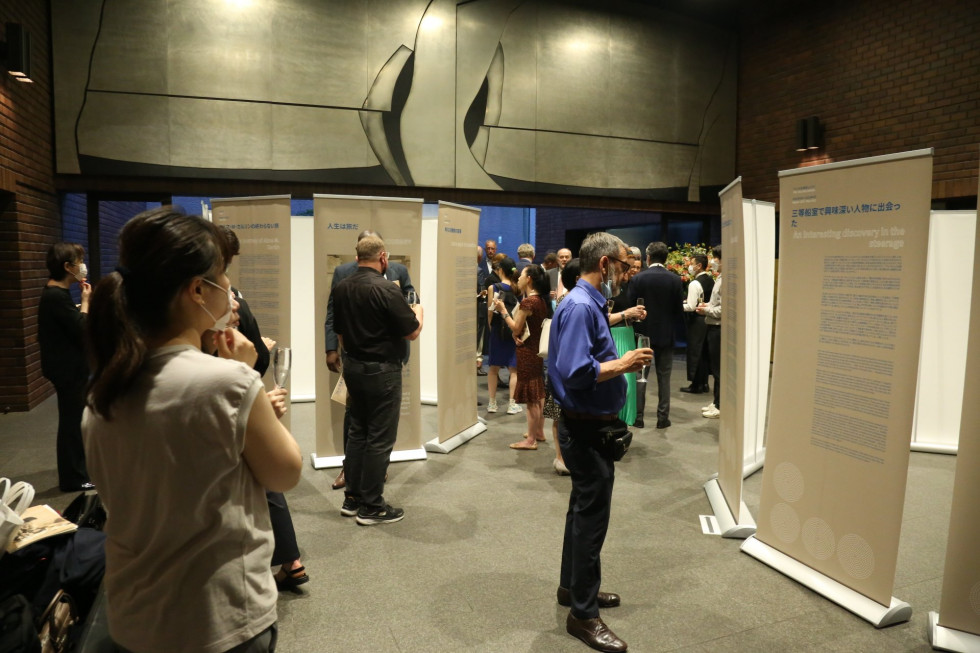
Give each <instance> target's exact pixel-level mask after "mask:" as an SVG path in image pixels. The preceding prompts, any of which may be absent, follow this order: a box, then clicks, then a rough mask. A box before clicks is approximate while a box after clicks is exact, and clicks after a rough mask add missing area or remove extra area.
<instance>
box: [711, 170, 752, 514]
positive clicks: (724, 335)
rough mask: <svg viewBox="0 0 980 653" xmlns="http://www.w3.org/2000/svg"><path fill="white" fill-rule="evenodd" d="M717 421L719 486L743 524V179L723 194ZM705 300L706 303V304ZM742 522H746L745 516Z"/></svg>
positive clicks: (736, 181)
mask: <svg viewBox="0 0 980 653" xmlns="http://www.w3.org/2000/svg"><path fill="white" fill-rule="evenodd" d="M721 260H722V268H721V294H722V304H721V395H720V407H721V417H720V418H719V421H720V423H719V425H718V483H719V485H720V486H721V491H722V493H723V494H724V496H725V501H726V503H727V504H728V509H729V510H731V513H732V516H733V517H734V518H735V521H736V522H741V521H742V518H743V515H741V514H740V513H741V507H742V505H743V504H742V476H743V473H742V470H743V467H744V460H745V455H744V449H745V445H744V442H745V383H744V381H745V368H746V356H745V319H746V315H747V314H746V310H745V308H746V307H745V285H744V283H743V281H744V280H745V224H744V216H743V214H742V181H741V177H739V178H738V179H737V180H735V181H734V182H733V183H731V184H730V185H729V186H728V187H727V188H726V189H725V190H724V191H722V193H721ZM705 301H707V300H705ZM744 518H749V516H748V515H744Z"/></svg>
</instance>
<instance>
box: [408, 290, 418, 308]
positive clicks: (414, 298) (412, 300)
mask: <svg viewBox="0 0 980 653" xmlns="http://www.w3.org/2000/svg"><path fill="white" fill-rule="evenodd" d="M405 301H406V302H408V305H409V306H415V305H417V304H418V303H419V295H418V293H417V292H415V291H414V290H409V291H408V292H407V293H405Z"/></svg>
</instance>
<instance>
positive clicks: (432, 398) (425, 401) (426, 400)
mask: <svg viewBox="0 0 980 653" xmlns="http://www.w3.org/2000/svg"><path fill="white" fill-rule="evenodd" d="M419 400H420V401H421V402H422V405H423V406H438V405H439V397H437V396H436V395H422V396H421V397H420V398H419Z"/></svg>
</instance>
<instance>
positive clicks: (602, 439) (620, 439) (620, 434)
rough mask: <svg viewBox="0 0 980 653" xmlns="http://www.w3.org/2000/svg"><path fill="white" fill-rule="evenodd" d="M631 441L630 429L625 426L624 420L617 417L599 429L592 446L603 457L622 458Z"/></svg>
mask: <svg viewBox="0 0 980 653" xmlns="http://www.w3.org/2000/svg"><path fill="white" fill-rule="evenodd" d="M632 442H633V433H632V431H630V430H629V429H628V428H627V427H626V422H624V421H623V420H621V419H617V420H616V421H614V422H609V424H608V425H607V426H603V427H602V428H600V429H599V433H598V437H597V438H596V440H595V442H594V444H593V445H592V446H593V447H595V448H596V450H597V451H598V452H599V454H600V455H602V457H603V458H610V459H612V460H622V459H623V456H625V455H626V452H627V451H629V450H630V444H632Z"/></svg>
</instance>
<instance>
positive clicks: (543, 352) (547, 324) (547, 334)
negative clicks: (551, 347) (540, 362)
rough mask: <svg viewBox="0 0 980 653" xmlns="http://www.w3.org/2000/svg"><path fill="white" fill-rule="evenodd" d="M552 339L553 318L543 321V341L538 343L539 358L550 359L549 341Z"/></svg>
mask: <svg viewBox="0 0 980 653" xmlns="http://www.w3.org/2000/svg"><path fill="white" fill-rule="evenodd" d="M550 338H551V318H550V317H546V318H544V319H543V320H541V340H540V341H539V343H538V356H540V357H541V358H547V357H548V340H549V339H550Z"/></svg>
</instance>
